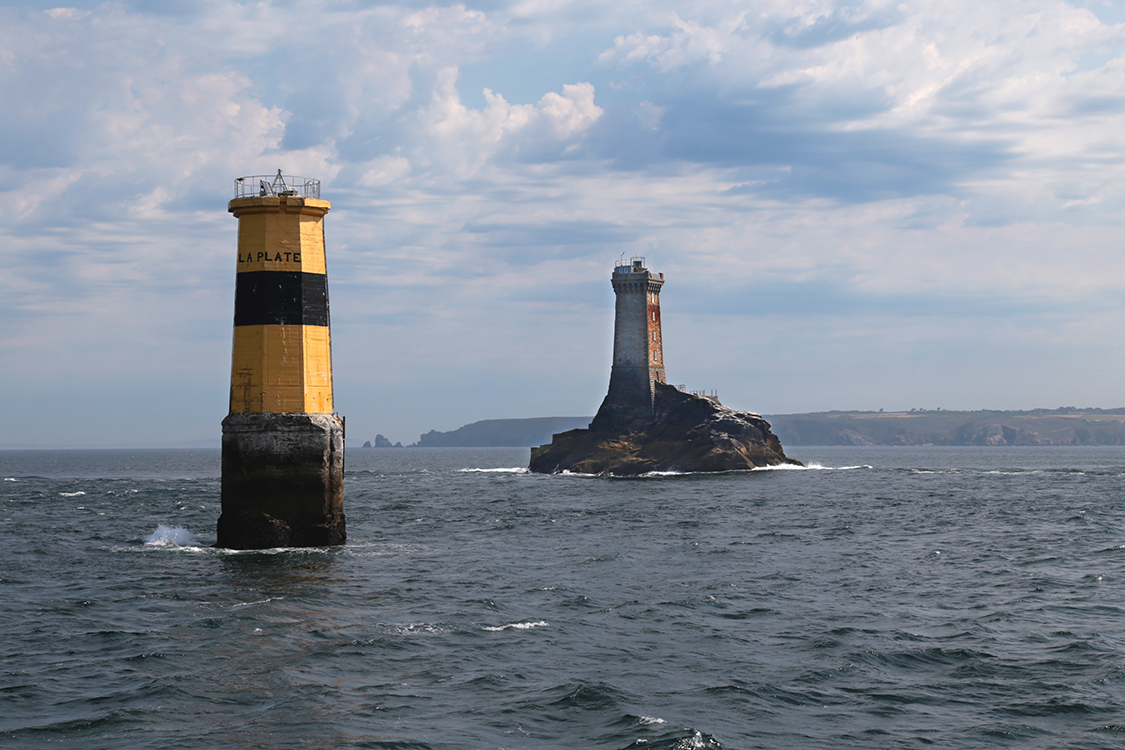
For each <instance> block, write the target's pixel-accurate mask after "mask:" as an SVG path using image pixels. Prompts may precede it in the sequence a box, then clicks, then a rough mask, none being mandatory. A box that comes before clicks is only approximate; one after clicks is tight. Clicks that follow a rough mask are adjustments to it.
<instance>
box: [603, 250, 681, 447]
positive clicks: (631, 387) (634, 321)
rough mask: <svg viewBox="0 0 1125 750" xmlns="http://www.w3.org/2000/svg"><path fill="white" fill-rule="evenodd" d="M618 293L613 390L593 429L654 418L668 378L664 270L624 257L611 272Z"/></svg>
mask: <svg viewBox="0 0 1125 750" xmlns="http://www.w3.org/2000/svg"><path fill="white" fill-rule="evenodd" d="M610 280H611V283H612V284H613V291H614V294H615V295H616V297H617V301H616V308H615V314H614V319H613V367H612V369H611V370H610V375H609V393H607V394H606V397H605V400H603V401H602V405H601V408H599V409H598V413H597V416H595V417H594V421H593V422H591V423H590V429H592V430H597V431H600V432H605V431H608V430H620V429H626V428H628V427H629V426H630V425H634V424H641V423H645V422H648V421H650V420H651V419H652V417H653V403H654V401H655V398H656V386H655V385H654V384H655V383H663V382H665V380H664V346H663V342H662V339H661V333H660V287H662V286H664V274H662V273H661V274H654V273H652V272H651V271H649V270H648V269H647V268H645V259H644V258H640V257H634V258H630V259H629V260H628V261H619V262H618V263H617V265H616V266H615V267H614V269H613V275H612V276H611V277H610Z"/></svg>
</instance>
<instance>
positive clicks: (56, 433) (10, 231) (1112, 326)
mask: <svg viewBox="0 0 1125 750" xmlns="http://www.w3.org/2000/svg"><path fill="white" fill-rule="evenodd" d="M0 3H3V0H0ZM0 103H2V105H3V106H2V107H0V112H2V117H0V253H2V256H0V257H2V258H3V271H2V272H0V383H2V385H3V388H4V391H5V393H6V398H5V399H4V404H3V408H2V409H0V447H29V446H41V447H115V446H127V447H141V446H167V445H179V444H194V443H196V442H197V441H212V442H215V441H217V439H218V437H219V435H220V432H221V428H220V423H221V421H222V419H223V417H224V416H225V415H226V411H227V406H228V389H229V382H230V349H231V328H232V322H233V305H234V276H235V263H236V232H237V220H235V219H234V218H233V217H232V216H231V215H230V214H229V213H227V203H228V201H229V200H230V199H231V197H233V191H234V179H235V178H236V177H239V176H242V175H255V174H272V173H274V172H276V171H277V170H278V169H282V170H283V171H284V172H285V173H287V174H294V175H300V176H307V177H314V178H317V179H320V180H321V181H322V197H324V198H326V199H327V200H329V201H331V203H332V210H331V212H330V213H329V214H328V216H327V218H326V220H325V231H326V242H327V252H328V267H329V271H328V273H329V285H330V294H331V305H332V307H331V315H332V336H333V360H334V375H335V396H336V409H337V411H338V412H340V413H341V414H343V415H344V416H345V417H346V419H347V426H348V430H347V432H348V441H349V444H351V445H355V444H358V443H362V441H364V440H371V439H373V438H374V437H375V435H376V434H377V433H379V434H383V435H385V436H387V437H388V438H390V439H391V440H392V441H402V442H404V443H411V442H414V441H416V440H417V439H418V436H419V435H420V434H421V433H423V432H427V431H429V430H431V429H437V430H442V431H445V430H451V429H455V428H457V427H458V426H460V425H463V424H466V423H469V422H473V421H476V420H480V419H494V418H518V417H539V416H582V415H592V414H593V413H594V412H595V411H596V410H597V407H598V405H599V404H600V402H601V399H602V397H603V396H604V395H605V391H606V387H607V385H608V382H609V368H610V363H611V358H612V320H613V291H612V288H611V286H610V283H609V279H610V273H611V271H612V268H613V265H614V263H615V262H616V261H617V259H618V258H621V257H625V258H630V257H632V256H643V257H645V258H646V262H647V266H648V267H649V268H650V269H651V270H653V271H655V272H663V273H664V275H665V279H666V283H665V286H664V288H663V291H662V294H661V304H662V319H663V327H664V355H665V362H666V366H667V374H668V379H669V382H672V383H677V384H685V385H687V386H688V387H689V388H692V389H707V390H712V389H714V390H717V391H718V394H719V397H720V399H721V400H722V401H723V403H725V404H727V405H728V406H732V407H734V408H738V409H749V410H752V411H757V412H760V413H763V414H782V413H793V412H807V411H822V410H831V409H847V410H852V409H880V408H885V409H887V410H888V411H891V410H900V409H902V410H904V409H910V408H929V409H932V408H939V407H940V408H944V409H984V408H988V409H1028V408H1039V407H1046V408H1052V407H1058V406H1079V407H1084V406H1096V407H1105V408H1109V407H1119V406H1123V405H1125V335H1123V332H1125V253H1123V252H1122V250H1123V239H1125V232H1123V222H1125V211H1123V209H1125V1H1120V0H1114V1H1111V0H1083V1H1080V0H1071V2H1061V1H1057V0H940V1H939V0H899V1H896V2H883V1H882V0H872V1H870V2H864V1H863V0H742V1H740V2H735V1H729V0H728V1H722V0H692V1H691V2H680V1H677V0H644V2H636V1H634V0H619V1H618V2H614V3H605V2H601V1H598V2H594V1H592V0H556V1H549V0H512V1H509V0H481V1H480V2H469V3H465V4H437V3H427V2H400V3H380V2H362V1H360V0H354V1H339V2H317V1H316V0H300V1H299V2H298V1H297V0H291V1H284V0H273V1H271V0H261V1H254V2H235V1H233V0H191V2H187V1H186V0H161V1H159V2H157V1H156V0H116V1H114V2H105V3H98V2H76V3H75V4H74V5H72V6H65V7H63V6H57V5H54V4H53V3H50V2H47V3H40V2H22V3H20V2H16V3H11V2H9V3H7V4H0Z"/></svg>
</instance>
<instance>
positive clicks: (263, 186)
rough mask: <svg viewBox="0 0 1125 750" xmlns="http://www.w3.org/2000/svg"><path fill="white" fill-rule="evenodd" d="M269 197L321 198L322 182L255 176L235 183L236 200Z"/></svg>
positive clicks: (287, 177) (285, 177)
mask: <svg viewBox="0 0 1125 750" xmlns="http://www.w3.org/2000/svg"><path fill="white" fill-rule="evenodd" d="M267 195H286V196H288V195H299V196H301V197H302V198H319V197H320V180H314V179H313V178H311V177H296V176H294V175H283V174H281V170H280V169H279V170H277V174H275V175H269V174H254V175H249V176H248V177H239V178H238V179H237V180H235V181H234V197H235V198H257V197H263V196H267Z"/></svg>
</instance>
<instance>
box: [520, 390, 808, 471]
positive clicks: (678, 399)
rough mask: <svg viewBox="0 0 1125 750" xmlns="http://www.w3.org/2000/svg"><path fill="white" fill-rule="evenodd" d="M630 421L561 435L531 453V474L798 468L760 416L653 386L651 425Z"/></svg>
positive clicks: (604, 421)
mask: <svg viewBox="0 0 1125 750" xmlns="http://www.w3.org/2000/svg"><path fill="white" fill-rule="evenodd" d="M607 401H611V400H610V399H607ZM610 406H611V407H612V408H614V409H615V410H616V411H620V410H619V409H617V407H616V406H614V405H613V404H610ZM605 408H606V404H602V409H605ZM616 411H615V412H614V413H616ZM629 416H630V417H631V420H630V421H629V422H628V423H627V424H626V423H623V420H622V419H621V418H617V419H614V418H612V417H610V416H609V415H603V414H602V413H601V412H600V411H599V415H598V417H595V418H594V421H593V422H592V423H591V425H590V429H586V430H570V431H569V432H562V433H559V434H557V435H555V436H554V439H553V440H552V441H551V444H550V445H542V446H540V447H538V448H532V449H531V464H530V467H529V468H530V469H531V470H532V471H535V472H539V473H542V474H554V473H558V472H563V471H571V472H575V473H581V474H613V475H623V476H628V475H637V474H647V473H648V472H652V471H683V472H695V471H736V470H740V469H753V468H758V467H762V466H777V465H779V464H796V465H797V466H800V465H801V462H800V461H795V460H793V459H791V458H788V457H786V455H785V451H784V450H783V449H782V447H781V441H780V440H778V439H777V436H776V435H774V434H773V431H772V430H771V429H770V425H769V422H767V421H766V420H764V419H762V417H761V416H759V415H758V414H755V413H753V412H749V411H735V410H734V409H730V408H728V407H726V406H723V405H722V404H720V403H719V402H718V401H717V400H715V399H712V398H707V397H705V396H696V395H693V394H691V393H685V392H684V391H681V390H679V389H678V388H676V387H674V386H671V385H666V384H664V383H653V406H652V416H651V417H650V418H649V419H648V420H646V421H638V420H637V419H636V418H635V417H633V415H629Z"/></svg>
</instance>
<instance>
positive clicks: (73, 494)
mask: <svg viewBox="0 0 1125 750" xmlns="http://www.w3.org/2000/svg"><path fill="white" fill-rule="evenodd" d="M85 494H86V493H85V492H83V491H82V490H78V492H60V493H59V497H81V496H82V495H85Z"/></svg>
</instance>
